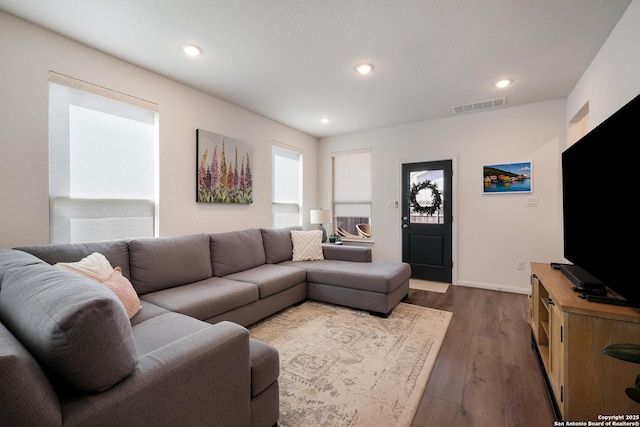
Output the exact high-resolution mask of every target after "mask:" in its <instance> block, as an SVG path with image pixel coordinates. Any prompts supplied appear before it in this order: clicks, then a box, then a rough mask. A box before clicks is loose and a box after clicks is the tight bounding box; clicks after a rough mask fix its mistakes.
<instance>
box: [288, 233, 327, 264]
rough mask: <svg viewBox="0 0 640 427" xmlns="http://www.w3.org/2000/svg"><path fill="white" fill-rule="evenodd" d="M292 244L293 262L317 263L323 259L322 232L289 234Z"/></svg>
mask: <svg viewBox="0 0 640 427" xmlns="http://www.w3.org/2000/svg"><path fill="white" fill-rule="evenodd" d="M291 241H292V242H293V256H292V258H291V259H292V260H293V261H317V260H321V259H324V255H323V252H322V231H320V230H312V231H298V230H294V231H292V232H291Z"/></svg>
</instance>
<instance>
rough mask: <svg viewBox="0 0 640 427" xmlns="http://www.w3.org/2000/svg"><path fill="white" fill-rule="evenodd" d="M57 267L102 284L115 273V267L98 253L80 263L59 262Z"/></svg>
mask: <svg viewBox="0 0 640 427" xmlns="http://www.w3.org/2000/svg"><path fill="white" fill-rule="evenodd" d="M55 266H56V267H60V268H63V269H65V270H68V271H71V272H72V273H77V274H79V275H81V276H84V277H87V278H89V279H91V280H94V281H96V282H100V283H102V281H103V280H104V279H106V278H107V277H109V275H110V274H111V272H112V271H113V267H112V266H111V264H110V263H109V260H108V259H107V258H106V257H105V256H104V255H102V254H101V253H98V252H94V253H92V254H91V255H89V256H87V257H85V258H82V259H81V260H80V261H78V262H59V263H57V264H56V265H55Z"/></svg>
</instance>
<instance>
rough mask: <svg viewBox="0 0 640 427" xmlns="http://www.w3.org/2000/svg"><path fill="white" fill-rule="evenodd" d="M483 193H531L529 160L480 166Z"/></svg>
mask: <svg viewBox="0 0 640 427" xmlns="http://www.w3.org/2000/svg"><path fill="white" fill-rule="evenodd" d="M482 181H483V188H482V193H483V194H510V193H531V191H532V184H533V168H532V165H531V162H522V163H505V164H500V165H486V166H483V167H482Z"/></svg>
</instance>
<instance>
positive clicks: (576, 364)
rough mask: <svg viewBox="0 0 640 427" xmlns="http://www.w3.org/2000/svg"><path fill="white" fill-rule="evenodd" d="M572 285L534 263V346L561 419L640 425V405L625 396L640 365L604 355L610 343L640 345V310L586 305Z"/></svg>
mask: <svg viewBox="0 0 640 427" xmlns="http://www.w3.org/2000/svg"><path fill="white" fill-rule="evenodd" d="M639 286H640V285H639ZM572 287H573V284H572V283H571V282H570V281H569V280H568V279H567V278H566V277H565V276H564V275H563V274H562V273H561V272H560V271H559V270H555V269H553V268H552V267H551V266H550V265H549V264H543V263H535V262H534V263H531V288H532V292H531V296H532V310H531V318H530V319H529V320H530V324H531V329H532V344H533V347H534V348H535V349H536V350H537V352H538V355H539V356H540V360H541V362H542V366H543V369H544V371H545V373H546V376H547V384H548V385H549V388H550V391H551V396H552V399H553V400H554V403H555V405H556V410H557V411H558V412H559V414H558V415H559V416H560V417H561V418H562V419H563V420H565V421H584V422H588V421H592V422H599V421H604V419H603V418H602V417H603V416H621V417H622V418H620V419H619V421H631V422H637V421H640V418H638V416H639V414H640V404H638V403H636V402H634V401H633V400H631V399H630V398H628V397H627V395H626V394H625V389H626V388H628V387H634V385H635V378H636V376H637V375H638V374H640V364H634V363H631V362H625V361H622V360H619V359H615V358H613V357H610V356H607V355H605V354H604V353H603V352H602V350H603V349H604V347H605V346H607V345H609V344H614V343H635V344H640V311H639V310H636V309H632V308H629V307H622V306H615V305H608V304H600V303H595V302H589V301H586V300H584V299H582V298H580V297H579V296H578V293H576V292H574V291H573V290H572ZM609 420H611V419H609ZM605 425H606V424H605Z"/></svg>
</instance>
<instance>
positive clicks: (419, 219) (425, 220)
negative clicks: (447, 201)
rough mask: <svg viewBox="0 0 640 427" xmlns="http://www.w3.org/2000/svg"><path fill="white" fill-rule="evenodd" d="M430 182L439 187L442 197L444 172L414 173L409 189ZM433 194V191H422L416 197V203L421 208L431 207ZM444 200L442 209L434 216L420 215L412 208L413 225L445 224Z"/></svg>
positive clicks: (438, 170)
mask: <svg viewBox="0 0 640 427" xmlns="http://www.w3.org/2000/svg"><path fill="white" fill-rule="evenodd" d="M426 180H429V181H431V182H433V183H435V184H436V185H437V186H438V192H439V193H440V195H442V193H443V192H444V170H442V169H435V170H422V171H413V172H410V174H409V181H410V182H409V189H410V188H411V187H412V186H413V185H414V184H420V183H421V182H424V181H426ZM432 200H433V194H432V192H431V189H429V188H424V189H422V190H420V192H419V193H418V194H417V196H416V201H417V202H418V204H419V205H420V206H430V205H431V204H432ZM443 209H444V200H443V201H442V204H441V205H440V208H439V209H438V210H436V211H435V212H434V213H433V214H432V215H427V214H426V213H418V212H416V211H415V209H413V208H410V221H411V223H414V224H415V223H418V224H444V216H443Z"/></svg>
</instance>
